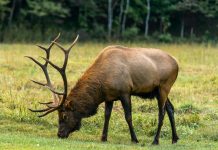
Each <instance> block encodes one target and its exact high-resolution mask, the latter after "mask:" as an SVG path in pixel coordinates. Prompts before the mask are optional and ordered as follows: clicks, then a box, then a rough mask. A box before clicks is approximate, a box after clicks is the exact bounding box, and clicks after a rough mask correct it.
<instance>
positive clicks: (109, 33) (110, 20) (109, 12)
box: [108, 0, 113, 40]
mask: <svg viewBox="0 0 218 150" xmlns="http://www.w3.org/2000/svg"><path fill="white" fill-rule="evenodd" d="M112 23H113V9H112V0H108V39H109V40H110V39H111V32H112Z"/></svg>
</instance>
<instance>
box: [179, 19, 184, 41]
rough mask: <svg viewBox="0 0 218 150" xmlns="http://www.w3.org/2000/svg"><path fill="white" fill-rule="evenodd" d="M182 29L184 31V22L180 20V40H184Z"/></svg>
mask: <svg viewBox="0 0 218 150" xmlns="http://www.w3.org/2000/svg"><path fill="white" fill-rule="evenodd" d="M184 29H185V21H184V19H182V21H181V32H180V38H184Z"/></svg>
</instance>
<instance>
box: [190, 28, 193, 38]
mask: <svg viewBox="0 0 218 150" xmlns="http://www.w3.org/2000/svg"><path fill="white" fill-rule="evenodd" d="M193 36H194V28H193V27H191V30H190V38H191V39H192V38H193Z"/></svg>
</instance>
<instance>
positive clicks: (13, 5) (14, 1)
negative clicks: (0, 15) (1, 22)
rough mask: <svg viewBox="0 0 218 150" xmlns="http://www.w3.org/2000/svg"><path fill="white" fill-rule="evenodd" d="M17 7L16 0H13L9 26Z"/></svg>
mask: <svg viewBox="0 0 218 150" xmlns="http://www.w3.org/2000/svg"><path fill="white" fill-rule="evenodd" d="M15 7H16V0H13V2H12V8H11V11H10V16H9V19H8V26H9V27H10V26H11V23H12V20H13V16H14V10H15Z"/></svg>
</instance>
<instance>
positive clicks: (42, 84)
mask: <svg viewBox="0 0 218 150" xmlns="http://www.w3.org/2000/svg"><path fill="white" fill-rule="evenodd" d="M31 81H32V82H33V83H36V84H39V85H41V86H47V84H44V83H41V82H38V81H35V80H31Z"/></svg>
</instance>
